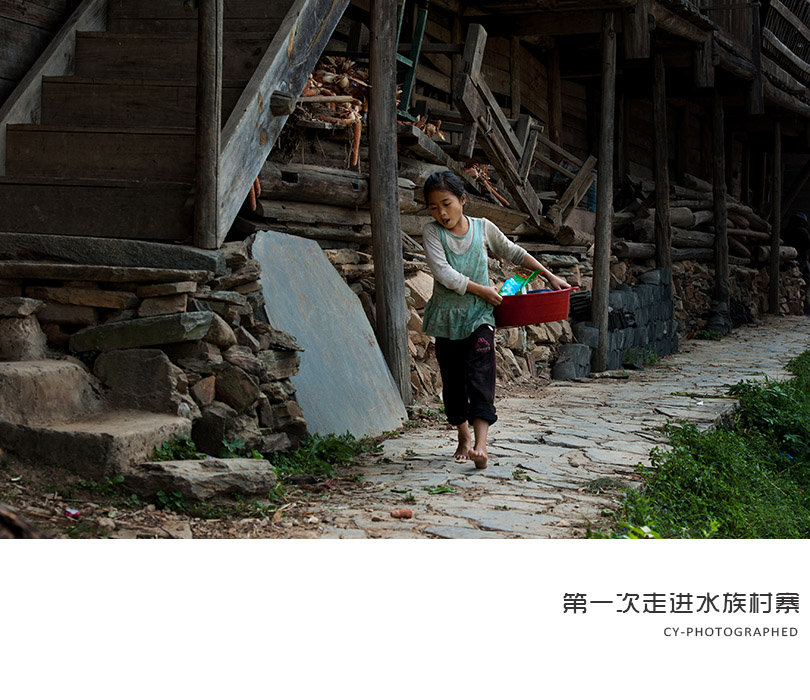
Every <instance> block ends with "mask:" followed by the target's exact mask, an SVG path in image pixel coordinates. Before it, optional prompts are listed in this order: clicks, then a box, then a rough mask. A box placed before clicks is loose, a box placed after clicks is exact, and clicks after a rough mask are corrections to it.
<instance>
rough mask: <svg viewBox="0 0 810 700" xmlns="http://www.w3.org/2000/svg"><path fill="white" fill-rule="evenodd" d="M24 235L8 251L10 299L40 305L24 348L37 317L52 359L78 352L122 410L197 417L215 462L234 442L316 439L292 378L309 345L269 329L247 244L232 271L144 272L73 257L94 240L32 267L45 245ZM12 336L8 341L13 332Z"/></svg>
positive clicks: (235, 252)
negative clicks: (225, 446)
mask: <svg viewBox="0 0 810 700" xmlns="http://www.w3.org/2000/svg"><path fill="white" fill-rule="evenodd" d="M7 235H14V236H17V234H7ZM17 237H18V238H19V241H17V238H15V239H14V240H13V241H11V243H10V245H9V247H8V248H7V251H6V256H7V257H11V258H12V259H10V260H3V261H0V297H5V298H11V297H14V298H23V299H32V300H35V301H32V302H30V303H31V304H32V305H33V308H34V309H35V311H34V313H32V314H29V320H28V321H27V323H28V324H29V325H28V326H26V328H20V329H18V330H19V334H18V335H19V338H20V342H23V341H24V340H25V338H23V335H24V334H25V333H27V334H30V333H32V332H33V331H32V330H31V328H30V327H29V326H30V325H31V324H34V325H36V321H34V320H33V319H36V320H37V321H38V325H39V326H41V328H42V331H43V332H44V334H45V336H46V337H47V354H49V355H51V356H54V357H55V356H58V355H59V354H72V355H75V356H76V357H78V358H79V359H81V360H82V361H83V362H85V364H86V365H87V366H88V367H89V368H91V369H92V371H93V373H94V375H95V376H96V377H97V378H98V379H99V380H100V381H101V382H102V384H103V386H104V390H105V392H106V396H107V399H108V400H109V401H110V402H111V404H113V405H115V406H120V407H132V408H140V409H143V410H151V411H155V412H159V413H173V414H177V415H181V416H185V417H188V418H191V419H192V420H193V428H192V435H193V437H194V439H195V442H196V443H197V446H198V448H199V449H200V450H202V451H204V452H207V453H208V454H212V455H214V456H219V454H220V453H221V451H222V449H223V441H229V442H230V441H243V442H244V444H245V448H246V449H248V450H251V449H257V450H259V451H261V452H262V453H271V452H276V451H282V450H285V449H288V448H289V447H291V446H294V445H296V444H297V442H298V441H299V439H300V437H301V436H302V435H304V434H305V433H306V423H305V421H304V418H303V416H302V413H301V410H300V408H299V406H298V404H297V402H296V397H295V387H294V386H293V384H292V382H291V381H290V377H292V376H294V375H295V374H296V373H297V372H298V366H299V361H300V356H299V353H300V352H301V351H302V348H300V347H299V346H298V344H297V343H296V340H295V338H294V337H292V336H291V335H290V334H288V333H285V332H284V331H282V330H279V329H276V328H273V327H272V326H271V325H270V324H269V323H268V321H267V316H266V314H265V313H264V299H263V296H262V291H261V285H260V283H259V276H260V272H261V271H260V267H259V264H258V263H257V262H256V261H255V260H251V259H250V258H249V257H248V253H247V248H246V246H245V244H244V243H228V244H226V245H225V246H224V247H223V249H222V252H221V254H217V255H218V256H219V258H218V260H219V262H221V260H222V259H224V265H219V266H218V269H216V270H212V269H207V270H201V269H170V268H161V267H157V266H154V267H153V266H151V265H150V266H149V267H145V266H137V265H133V264H132V263H133V261H132V260H129V263H130V265H131V266H128V267H124V266H120V265H114V264H106V265H105V264H99V263H98V261H96V262H95V264H76V261H75V260H73V259H71V258H73V257H80V256H81V255H84V253H82V252H81V250H80V249H81V248H82V246H85V247H86V248H87V249H88V250H90V251H91V252H92V250H95V249H94V248H93V246H94V245H95V243H93V242H92V241H91V240H90V239H88V241H87V242H86V243H85V242H83V241H80V240H78V239H72V241H71V240H70V239H65V238H64V237H59V238H61V239H62V242H64V241H68V243H67V244H66V245H68V246H73V247H72V248H71V252H70V254H65V256H63V259H62V260H60V261H58V262H55V261H47V262H43V261H42V260H38V261H35V260H28V259H21V258H22V257H24V256H31V253H32V252H33V253H37V251H33V250H32V249H31V248H32V247H34V248H35V247H36V246H37V245H41V244H42V242H41V241H40V240H35V241H33V242H31V239H32V238H33V239H36V238H37V237H29V238H20V237H19V236H17ZM93 240H95V241H99V240H100V239H93ZM17 243H19V245H17ZM29 243H30V245H29ZM108 244H109V245H111V246H113V247H114V246H115V245H116V244H120V249H121V250H124V249H128V247H131V248H133V249H135V248H138V250H139V252H138V253H137V255H139V256H141V257H143V256H146V258H148V257H149V255H153V254H155V251H156V250H157V252H158V253H160V251H161V250H162V249H166V251H167V252H166V254H167V255H173V254H174V252H173V251H174V250H179V247H174V248H173V250H172V251H170V250H169V248H171V247H170V246H163V247H162V249H161V248H160V246H159V245H157V244H148V243H140V244H139V243H137V242H121V241H119V242H115V241H112V242H108V243H99V245H108ZM77 251H78V252H77ZM191 252H192V254H193V252H194V251H191ZM104 255H106V253H105V254H101V253H99V255H98V257H99V258H101V257H104ZM31 257H33V256H31ZM91 257H92V255H91ZM118 257H119V258H121V257H125V256H124V255H122V254H119V256H118ZM158 257H160V256H159V255H158ZM64 258H68V260H67V262H66V261H65V259H64ZM151 262H153V264H154V261H151ZM166 262H167V264H171V261H169V260H167V261H166ZM215 267H216V266H215ZM22 322H23V321H22V320H19V319H18V320H16V321H13V320H9V321H8V323H16V324H17V325H20V324H21V323H22ZM8 323H7V324H6V325H8ZM15 328H16V326H15ZM37 330H38V329H37ZM4 331H5V332H4V336H5V338H6V341H5V345H8V344H9V343H10V342H11V340H10V335H9V333H10V332H12V331H13V329H12V328H11V327H10V326H9V327H8V328H4ZM15 333H16V331H13V333H12V335H13V334H15ZM18 344H19V343H18ZM12 345H13V343H12ZM29 345H31V344H30V343H29ZM31 347H35V345H31ZM17 349H18V350H19V348H17ZM38 354H41V353H38ZM16 355H17V356H16V357H15V358H13V359H18V360H25V359H35V358H33V357H30V356H29V357H26V355H25V353H24V352H23V353H20V352H16ZM6 359H11V358H8V357H7V358H6Z"/></svg>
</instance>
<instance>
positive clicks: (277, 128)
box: [217, 0, 348, 244]
mask: <svg viewBox="0 0 810 700" xmlns="http://www.w3.org/2000/svg"><path fill="white" fill-rule="evenodd" d="M347 5H348V0H295V2H294V3H293V5H292V7H291V8H290V11H289V12H288V13H287V15H286V16H285V18H284V20H283V22H282V24H281V27H280V29H279V31H278V32H277V33H276V35H275V37H274V38H273V40H272V42H271V43H270V46H269V47H268V49H267V51H266V52H265V53H264V55H263V57H262V59H261V61H260V63H259V66H258V68H257V69H256V71H255V72H254V74H253V76H252V77H251V79H250V81H249V83H248V85H247V87H246V88H245V91H244V93H243V94H242V97H241V98H240V99H239V102H238V103H237V106H236V107H235V108H234V111H233V114H232V115H231V117H230V119H228V122H227V124H226V125H225V128H224V129H223V131H222V141H221V143H222V150H221V153H220V194H219V207H220V210H219V217H218V220H219V223H218V226H217V231H218V233H217V236H218V244H219V243H221V242H222V241H223V240H224V237H225V235H226V233H227V230H228V228H229V227H230V224H231V222H232V221H233V220H234V218H235V217H236V214H237V212H238V211H239V208H240V207H241V205H242V202H243V201H244V198H245V196H246V194H247V191H248V188H249V187H250V185H251V183H252V182H253V180H254V179H255V178H256V176H257V175H258V174H259V171H260V170H261V167H262V164H263V163H264V161H265V160H266V159H267V155H268V153H269V152H270V150H271V149H272V148H273V144H274V143H275V141H276V138H277V137H278V134H279V133H280V132H281V129H282V128H283V127H284V124H285V123H286V121H287V116H286V115H280V116H276V115H273V114H272V113H271V112H270V110H269V109H267V108H266V107H267V106H268V105H269V104H270V98H271V96H272V94H273V93H274V92H275V91H277V90H283V91H284V92H287V93H290V94H292V95H296V96H297V95H300V94H301V90H302V89H303V87H304V85H305V84H306V81H307V78H308V77H309V73H310V71H311V70H312V68H314V66H315V63H316V62H317V60H318V58H319V57H320V55H321V51H322V50H323V48H324V46H325V45H326V42H327V41H328V40H329V37H330V36H331V34H332V30H333V29H334V27H335V26H336V25H337V22H338V20H339V19H340V17H341V16H342V14H343V11H344V10H345V9H346V6H347ZM226 76H227V70H226Z"/></svg>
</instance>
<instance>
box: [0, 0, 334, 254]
mask: <svg viewBox="0 0 810 700" xmlns="http://www.w3.org/2000/svg"><path fill="white" fill-rule="evenodd" d="M302 4H304V5H305V4H306V3H301V2H300V0H226V2H225V19H224V37H223V81H222V117H223V121H222V123H223V124H225V122H226V120H227V117H228V116H229V114H230V113H231V111H232V110H233V108H234V106H235V105H236V104H237V102H238V100H239V98H240V96H241V95H242V92H243V90H244V88H245V86H246V85H247V84H248V82H249V81H250V79H251V77H252V76H253V74H254V71H255V70H256V68H257V67H258V66H259V63H260V62H261V61H262V58H263V56H264V54H265V52H266V51H267V49H268V47H269V46H270V45H271V42H272V41H273V39H274V37H275V35H276V33H277V31H279V28H280V27H281V26H282V23H283V22H284V21H285V17H286V16H287V13H288V11H290V9H291V7H293V6H296V7H298V6H301V5H302ZM288 21H289V20H288ZM107 22H108V25H107V26H108V31H106V32H77V33H76V39H75V42H76V43H75V59H74V71H73V75H70V76H53V77H44V78H43V80H42V106H41V120H40V123H39V124H10V125H9V126H8V128H7V131H6V161H5V168H6V170H5V177H2V178H0V231H6V232H17V233H41V234H63V235H71V236H101V237H113V238H135V239H141V240H158V241H178V242H186V243H189V242H190V241H191V235H192V208H193V198H192V197H193V192H192V188H193V183H194V176H195V157H194V153H195V135H194V127H195V94H196V93H195V91H196V87H195V83H196V77H195V76H196V52H197V12H196V10H194V11H191V10H186V9H184V3H183V2H182V0H108V20H107ZM330 34H331V32H330ZM327 39H328V37H327ZM318 58H319V55H316V56H307V61H311V63H312V66H310V67H309V70H311V68H312V67H313V66H314V63H315V62H316V61H317V59H318ZM270 146H271V147H272V144H270ZM252 177H255V175H253V176H252ZM246 193H247V192H245V194H246Z"/></svg>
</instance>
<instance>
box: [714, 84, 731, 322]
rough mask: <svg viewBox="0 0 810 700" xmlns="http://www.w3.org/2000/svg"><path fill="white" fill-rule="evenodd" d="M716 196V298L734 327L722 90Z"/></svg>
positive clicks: (717, 129)
mask: <svg viewBox="0 0 810 700" xmlns="http://www.w3.org/2000/svg"><path fill="white" fill-rule="evenodd" d="M712 124H713V129H712V132H713V134H712V166H713V174H712V196H713V197H714V222H715V225H714V298H715V300H716V301H718V302H719V303H720V305H722V304H725V309H726V312H725V315H724V316H725V319H724V320H725V321H726V322H727V324H728V328H729V329H730V327H731V322H730V317H729V316H728V313H729V311H728V308H729V307H728V304H729V299H730V282H729V267H728V213H727V197H726V195H727V190H726V140H725V115H724V110H723V98H722V97H721V95H720V92H719V91H718V90H716V89H715V90H714V93H713V97H712Z"/></svg>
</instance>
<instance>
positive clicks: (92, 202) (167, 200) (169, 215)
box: [0, 178, 191, 241]
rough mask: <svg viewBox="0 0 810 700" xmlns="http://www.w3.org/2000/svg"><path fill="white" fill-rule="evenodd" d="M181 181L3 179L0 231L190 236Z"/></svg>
mask: <svg viewBox="0 0 810 700" xmlns="http://www.w3.org/2000/svg"><path fill="white" fill-rule="evenodd" d="M189 191H190V187H189V185H187V184H177V183H161V182H153V183H137V182H126V181H118V182H114V181H104V182H93V181H89V180H83V181H82V180H78V181H69V180H67V181H66V180H61V179H45V178H36V179H35V180H23V179H15V180H11V179H4V180H3V181H2V182H0V230H3V231H16V232H19V233H51V234H59V235H65V236H100V237H104V238H137V239H141V240H178V241H180V240H188V239H189V237H190V233H191V221H190V218H189V216H188V213H187V212H186V211H185V209H184V205H185V203H186V200H187V199H188V196H189Z"/></svg>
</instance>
